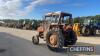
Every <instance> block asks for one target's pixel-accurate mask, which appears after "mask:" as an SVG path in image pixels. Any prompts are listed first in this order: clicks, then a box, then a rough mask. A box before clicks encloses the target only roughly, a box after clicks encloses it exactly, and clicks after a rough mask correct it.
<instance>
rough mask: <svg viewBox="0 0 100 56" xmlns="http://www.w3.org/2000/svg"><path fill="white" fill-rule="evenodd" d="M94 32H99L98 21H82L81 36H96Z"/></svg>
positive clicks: (87, 19)
mask: <svg viewBox="0 0 100 56" xmlns="http://www.w3.org/2000/svg"><path fill="white" fill-rule="evenodd" d="M96 30H100V19H93V18H86V19H84V22H83V24H81V34H82V35H83V36H90V35H96Z"/></svg>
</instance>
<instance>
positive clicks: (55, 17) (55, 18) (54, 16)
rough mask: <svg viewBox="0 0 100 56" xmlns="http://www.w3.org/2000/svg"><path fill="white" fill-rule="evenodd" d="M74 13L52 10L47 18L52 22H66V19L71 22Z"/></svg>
mask: <svg viewBox="0 0 100 56" xmlns="http://www.w3.org/2000/svg"><path fill="white" fill-rule="evenodd" d="M71 19H72V14H69V13H64V12H52V13H47V14H46V15H45V20H46V21H48V22H49V23H50V24H66V20H69V21H70V22H69V23H71Z"/></svg>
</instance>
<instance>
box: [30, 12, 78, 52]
mask: <svg viewBox="0 0 100 56" xmlns="http://www.w3.org/2000/svg"><path fill="white" fill-rule="evenodd" d="M67 19H68V22H67V21H66V20H67ZM40 38H42V39H43V40H44V41H46V45H47V47H48V48H49V49H51V50H57V49H59V48H63V47H67V46H68V45H74V44H75V43H76V41H77V35H76V33H75V32H74V31H73V19H72V14H70V13H65V12H60V11H59V12H51V13H47V14H46V15H45V16H44V19H43V22H42V23H40V25H39V27H38V28H37V30H36V34H35V36H33V37H32V42H33V44H35V45H38V44H39V39H40Z"/></svg>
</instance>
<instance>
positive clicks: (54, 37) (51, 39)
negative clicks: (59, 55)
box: [46, 30, 64, 51]
mask: <svg viewBox="0 0 100 56" xmlns="http://www.w3.org/2000/svg"><path fill="white" fill-rule="evenodd" d="M46 44H47V47H48V48H49V49H50V50H52V51H58V49H60V48H62V47H63V46H64V38H63V35H62V33H61V31H60V30H58V31H55V30H51V31H50V32H48V33H47V36H46Z"/></svg>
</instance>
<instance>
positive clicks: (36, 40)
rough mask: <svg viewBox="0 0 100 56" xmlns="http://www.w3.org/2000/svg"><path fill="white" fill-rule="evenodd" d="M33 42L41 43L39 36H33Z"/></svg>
mask: <svg viewBox="0 0 100 56" xmlns="http://www.w3.org/2000/svg"><path fill="white" fill-rule="evenodd" d="M32 42H33V44H36V45H37V44H39V37H38V36H33V37H32Z"/></svg>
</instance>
